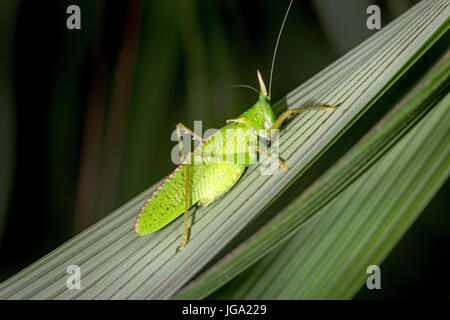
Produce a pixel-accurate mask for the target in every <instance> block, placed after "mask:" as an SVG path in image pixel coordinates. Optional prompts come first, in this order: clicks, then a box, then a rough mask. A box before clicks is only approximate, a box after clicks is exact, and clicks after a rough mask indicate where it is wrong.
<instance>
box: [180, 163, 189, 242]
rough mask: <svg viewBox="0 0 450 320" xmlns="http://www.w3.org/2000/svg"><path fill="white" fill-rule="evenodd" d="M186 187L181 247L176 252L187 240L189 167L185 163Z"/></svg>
mask: <svg viewBox="0 0 450 320" xmlns="http://www.w3.org/2000/svg"><path fill="white" fill-rule="evenodd" d="M185 168H186V173H185V176H186V187H185V193H184V233H183V239H182V240H181V245H180V246H179V247H178V251H181V250H183V248H184V246H185V245H186V242H187V239H188V232H189V230H188V225H189V169H190V165H189V163H186V165H185Z"/></svg>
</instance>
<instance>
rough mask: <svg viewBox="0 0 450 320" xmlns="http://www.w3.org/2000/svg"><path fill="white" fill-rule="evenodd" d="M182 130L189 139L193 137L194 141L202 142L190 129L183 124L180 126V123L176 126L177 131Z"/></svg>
mask: <svg viewBox="0 0 450 320" xmlns="http://www.w3.org/2000/svg"><path fill="white" fill-rule="evenodd" d="M180 129H182V130H184V131H186V132H187V133H188V134H189V135H190V136H191V137H193V138H194V139H197V140H198V141H202V137H200V136H199V135H198V134H196V133H195V132H194V131H192V130H191V129H189V128H188V127H186V126H185V125H184V124H182V123H181V122H180V123H179V124H177V130H180Z"/></svg>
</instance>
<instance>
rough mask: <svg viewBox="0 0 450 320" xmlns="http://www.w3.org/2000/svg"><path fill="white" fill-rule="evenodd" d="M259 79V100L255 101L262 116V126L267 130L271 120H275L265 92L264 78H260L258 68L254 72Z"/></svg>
mask: <svg viewBox="0 0 450 320" xmlns="http://www.w3.org/2000/svg"><path fill="white" fill-rule="evenodd" d="M256 74H257V76H258V81H259V88H260V90H259V101H258V103H257V105H258V107H259V109H260V111H261V112H262V115H263V117H264V122H263V128H264V129H266V130H268V129H269V128H270V127H271V126H272V124H273V122H274V121H275V117H274V115H273V110H272V107H271V106H270V95H269V94H268V93H267V89H266V85H265V84H264V80H263V79H262V76H261V73H260V72H259V70H257V72H256Z"/></svg>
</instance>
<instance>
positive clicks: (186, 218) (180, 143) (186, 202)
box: [177, 123, 202, 251]
mask: <svg viewBox="0 0 450 320" xmlns="http://www.w3.org/2000/svg"><path fill="white" fill-rule="evenodd" d="M180 129H181V130H184V131H186V132H187V133H188V134H189V135H191V136H192V137H193V138H194V139H198V140H200V141H202V138H201V137H200V136H198V135H197V134H195V133H194V132H193V131H192V130H190V129H189V128H187V127H186V126H185V125H183V124H182V123H179V124H177V136H178V147H179V149H180V150H179V153H180V158H181V159H183V158H184V150H183V141H182V138H181V133H180ZM191 154H192V153H191V152H190V153H189V155H188V156H191ZM185 170H186V172H185V178H186V182H185V193H184V233H183V239H182V240H181V245H180V246H179V247H178V249H177V251H181V250H183V248H184V246H185V245H186V242H187V239H188V233H189V229H188V227H189V183H190V178H189V176H190V161H186V164H185Z"/></svg>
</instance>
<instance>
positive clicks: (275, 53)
mask: <svg viewBox="0 0 450 320" xmlns="http://www.w3.org/2000/svg"><path fill="white" fill-rule="evenodd" d="M293 1H294V0H291V2H290V3H289V7H288V8H287V10H286V14H285V15H284V19H283V23H282V24H281V29H280V32H279V33H278V39H277V43H276V45H275V51H274V52H273V58H272V67H271V68H270V80H269V98H271V95H272V75H273V66H274V64H275V57H276V55H277V50H278V43H279V42H280V38H281V33H282V32H283V28H284V23H285V22H286V19H287V16H288V14H289V10H290V9H291V5H292V2H293Z"/></svg>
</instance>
